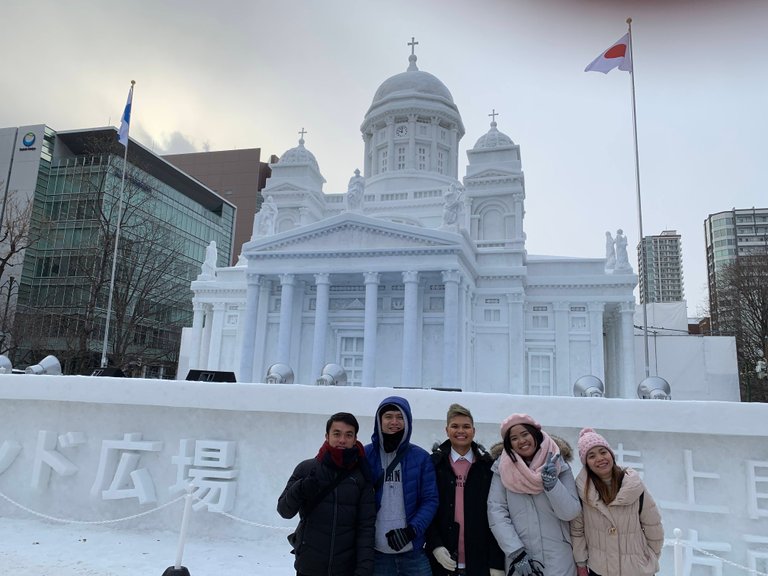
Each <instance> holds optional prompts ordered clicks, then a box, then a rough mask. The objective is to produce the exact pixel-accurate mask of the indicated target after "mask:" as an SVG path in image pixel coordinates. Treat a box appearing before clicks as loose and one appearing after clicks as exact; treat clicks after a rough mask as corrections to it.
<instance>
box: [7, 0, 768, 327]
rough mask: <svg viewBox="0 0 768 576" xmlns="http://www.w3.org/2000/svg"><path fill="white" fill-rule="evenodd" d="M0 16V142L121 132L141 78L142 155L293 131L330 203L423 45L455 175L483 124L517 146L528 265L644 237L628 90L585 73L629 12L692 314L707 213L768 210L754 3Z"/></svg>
mask: <svg viewBox="0 0 768 576" xmlns="http://www.w3.org/2000/svg"><path fill="white" fill-rule="evenodd" d="M2 12H3V14H2V19H1V20H0V54H2V59H0V62H2V64H0V95H1V96H0V127H5V126H21V125H25V124H37V123H45V124H48V125H49V126H51V127H52V128H53V129H55V130H68V129H75V128H87V127H93V126H102V125H106V124H112V125H117V124H118V123H119V117H120V114H121V112H122V108H123V106H124V104H125V98H126V95H127V92H128V88H129V86H130V81H131V80H132V79H133V80H136V82H137V83H136V92H135V96H134V108H133V113H134V115H133V121H132V125H131V136H132V137H134V138H136V139H137V140H139V141H140V142H142V143H143V144H145V145H147V146H149V147H152V148H154V149H155V151H157V152H159V153H164V152H190V151H202V150H208V149H210V150H227V149H232V148H256V147H259V148H261V149H262V158H263V159H264V158H265V157H268V156H269V155H270V154H277V155H281V154H282V153H283V152H284V151H285V150H287V149H288V148H291V147H293V146H295V145H296V141H297V139H298V135H297V133H298V131H299V130H300V129H301V128H302V127H303V128H305V129H306V130H307V135H306V137H305V139H306V146H307V148H308V149H310V150H311V151H312V152H313V153H314V154H315V156H316V157H317V160H318V163H319V165H320V170H321V172H322V173H323V175H324V176H325V178H326V180H327V181H328V183H327V184H326V187H325V191H326V192H342V191H345V190H346V185H347V181H348V179H349V178H350V176H352V173H353V172H354V170H355V168H358V167H359V168H362V163H363V160H362V159H363V143H362V139H361V136H360V130H359V127H360V124H361V122H362V120H363V116H364V115H365V112H366V111H367V109H368V107H369V106H370V104H371V99H372V97H373V94H374V92H375V91H376V88H377V87H378V86H379V85H380V84H381V83H382V82H383V81H384V80H385V79H386V78H388V77H390V76H392V75H394V74H397V73H399V72H403V71H405V69H406V67H407V66H408V55H409V53H410V48H409V47H408V46H407V45H406V43H407V42H408V41H409V40H410V39H411V36H415V37H416V40H417V41H418V42H419V45H418V46H417V48H416V55H417V56H418V66H419V68H420V69H421V70H424V71H427V72H430V73H432V74H434V75H436V76H437V77H438V78H440V79H441V80H442V81H443V82H444V83H445V85H446V86H447V87H448V89H449V90H450V91H451V93H452V94H453V97H454V101H455V102H456V104H457V106H458V107H459V111H460V113H461V115H462V119H463V121H464V125H465V128H466V135H465V136H464V139H463V140H462V143H461V144H462V145H461V151H460V158H459V165H460V167H461V169H460V171H459V175H460V176H462V175H463V172H464V166H466V163H467V161H466V154H465V151H466V149H467V148H470V147H472V146H473V145H474V143H475V142H476V141H477V139H478V138H479V137H480V136H482V135H483V134H484V133H485V132H486V131H487V130H488V127H489V122H490V118H489V117H488V114H489V113H490V112H491V110H492V109H495V110H496V111H497V112H499V114H500V115H499V116H498V118H497V122H498V125H499V129H500V130H501V131H502V132H504V133H506V134H507V135H509V136H510V137H511V138H512V139H513V140H514V141H515V142H516V143H517V144H520V146H521V153H522V160H523V170H524V172H525V176H526V194H527V198H526V218H525V229H526V232H527V235H528V243H527V247H528V252H529V253H530V254H550V255H564V256H587V257H602V256H604V239H605V231H606V230H612V231H615V230H616V229H617V228H623V229H624V231H625V233H626V234H627V235H628V238H629V243H630V246H635V245H636V244H637V241H638V219H637V201H636V193H635V173H634V148H633V140H632V122H631V104H630V94H631V92H630V77H629V74H627V73H625V72H619V71H617V70H614V71H613V72H611V73H609V74H608V75H607V76H604V75H602V74H599V73H594V72H591V73H584V72H583V70H584V67H585V66H586V65H587V64H588V63H589V62H590V61H591V60H592V59H593V58H595V57H596V56H597V55H598V54H599V53H600V52H601V51H603V50H604V49H606V48H608V47H609V46H610V45H611V44H613V42H615V41H616V40H617V39H619V38H620V37H621V36H622V35H623V34H624V33H625V32H626V29H627V26H626V23H625V20H626V18H627V17H628V16H631V17H632V19H633V23H632V29H633V40H634V56H635V83H636V90H637V115H638V137H639V142H640V176H641V191H642V200H643V228H644V232H645V234H658V233H660V232H661V231H662V230H667V229H674V230H677V231H678V232H679V233H681V234H682V237H683V265H684V271H685V290H686V296H687V299H688V310H689V314H691V315H693V314H695V313H696V312H697V308H699V307H700V306H701V305H702V304H704V303H705V301H706V299H707V292H706V259H705V252H704V231H703V221H704V219H705V218H706V216H707V215H708V214H710V213H714V212H719V211H722V210H728V209H730V208H732V207H734V206H735V207H738V208H748V207H752V206H756V207H765V206H768V187H766V184H765V177H764V174H765V168H762V169H761V168H759V166H765V164H766V161H765V159H764V157H765V156H766V144H765V141H766V133H768V115H767V114H766V105H767V104H768V78H767V77H766V70H768V65H767V64H766V56H768V34H766V32H765V23H766V22H767V21H768V2H766V1H765V0H729V1H727V2H725V1H720V0H637V1H628V0H559V1H557V0H484V1H479V0H478V1H475V2H468V1H466V0H421V1H415V0H387V1H386V2H385V1H383V0H382V1H373V0H322V1H321V0H315V1H310V0H303V1H302V0H279V1H278V2H275V1H274V0H270V1H262V0H231V1H227V0H220V1H218V2H210V1H203V0H176V1H162V0H133V1H132V2H130V3H125V2H120V3H118V2H113V1H106V0H92V1H83V0H69V1H67V2H61V1H60V0H36V1H35V2H29V1H28V0H6V1H5V2H4V3H3V8H2ZM758 159H760V160H758ZM633 259H634V258H633ZM635 267H636V266H635Z"/></svg>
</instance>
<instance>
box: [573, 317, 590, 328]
mask: <svg viewBox="0 0 768 576" xmlns="http://www.w3.org/2000/svg"><path fill="white" fill-rule="evenodd" d="M586 329H587V317H586V315H584V314H573V315H571V330H586Z"/></svg>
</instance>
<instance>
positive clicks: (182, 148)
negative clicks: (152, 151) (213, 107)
mask: <svg viewBox="0 0 768 576" xmlns="http://www.w3.org/2000/svg"><path fill="white" fill-rule="evenodd" d="M189 152H199V150H198V149H197V146H195V144H194V143H193V142H192V139H191V138H190V137H189V136H186V135H185V134H182V133H181V132H179V131H176V132H171V134H170V136H168V138H167V139H166V140H165V142H163V143H161V144H158V150H157V153H158V154H161V155H162V154H186V153H189Z"/></svg>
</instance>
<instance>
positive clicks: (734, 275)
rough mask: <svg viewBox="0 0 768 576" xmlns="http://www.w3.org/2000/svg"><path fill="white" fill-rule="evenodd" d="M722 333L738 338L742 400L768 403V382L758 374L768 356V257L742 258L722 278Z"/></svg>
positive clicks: (719, 299)
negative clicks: (758, 363) (758, 367)
mask: <svg viewBox="0 0 768 576" xmlns="http://www.w3.org/2000/svg"><path fill="white" fill-rule="evenodd" d="M717 289H718V308H719V318H718V324H719V325H718V330H719V332H720V333H721V334H732V335H733V336H735V337H736V350H737V357H738V363H739V375H740V384H741V398H742V400H744V401H747V402H768V382H766V380H765V379H760V378H758V377H757V374H756V373H755V367H756V366H757V362H758V360H760V359H761V358H764V357H766V356H768V254H755V255H750V256H739V259H738V260H737V261H736V262H734V263H732V264H729V265H727V266H726V267H725V268H724V269H723V270H722V272H721V274H720V275H719V278H718V285H717Z"/></svg>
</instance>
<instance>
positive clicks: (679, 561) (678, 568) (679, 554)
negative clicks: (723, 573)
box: [672, 528, 768, 576]
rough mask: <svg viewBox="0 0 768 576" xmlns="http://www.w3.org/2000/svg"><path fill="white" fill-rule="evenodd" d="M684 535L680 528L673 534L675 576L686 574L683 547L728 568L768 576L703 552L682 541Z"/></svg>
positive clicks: (758, 575)
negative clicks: (715, 560) (718, 561)
mask: <svg viewBox="0 0 768 576" xmlns="http://www.w3.org/2000/svg"><path fill="white" fill-rule="evenodd" d="M682 533H683V531H682V530H680V528H675V529H674V530H673V534H674V535H675V539H674V540H673V541H672V546H673V547H674V550H675V576H683V573H684V567H683V547H685V548H690V550H691V551H692V552H699V553H701V554H703V555H704V556H708V557H710V558H715V559H717V560H720V562H722V563H723V564H727V565H728V566H732V567H734V568H738V569H739V570H744V571H745V572H748V573H749V574H753V575H754V576H768V573H766V572H760V571H759V570H754V569H753V568H750V567H748V566H743V565H741V564H737V563H736V562H732V561H730V560H726V559H725V558H721V557H720V556H718V555H717V554H712V552H708V551H707V550H702V549H701V548H697V547H696V546H694V545H693V544H692V543H691V542H688V541H686V540H683V539H681V538H680V535H681V534H682Z"/></svg>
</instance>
